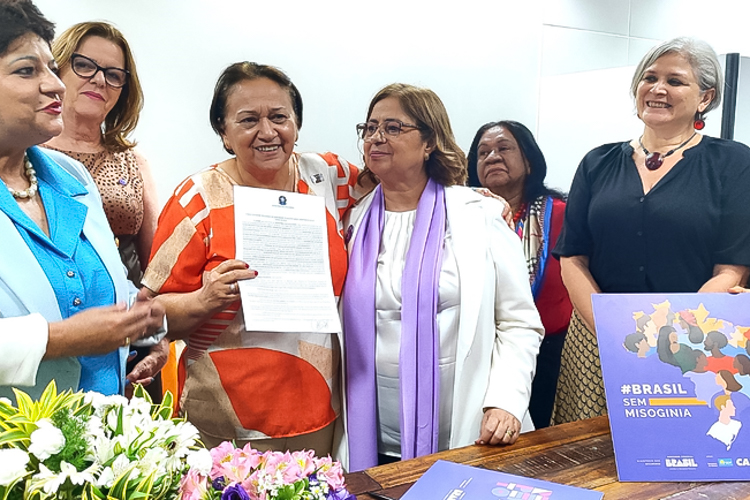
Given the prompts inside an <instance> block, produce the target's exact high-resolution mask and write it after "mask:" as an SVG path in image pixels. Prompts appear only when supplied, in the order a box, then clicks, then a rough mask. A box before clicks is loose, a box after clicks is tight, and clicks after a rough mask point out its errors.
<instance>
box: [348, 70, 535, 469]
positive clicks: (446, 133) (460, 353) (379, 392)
mask: <svg viewBox="0 0 750 500" xmlns="http://www.w3.org/2000/svg"><path fill="white" fill-rule="evenodd" d="M358 131H359V133H360V137H361V138H362V139H363V141H364V161H365V169H364V171H363V173H362V174H361V175H362V176H364V177H366V178H368V179H369V180H370V181H372V182H375V183H377V184H378V185H377V187H376V189H375V190H374V191H373V192H372V193H370V194H369V195H367V196H366V197H365V198H363V199H362V200H361V201H360V202H359V203H358V204H357V205H355V206H354V207H353V208H352V209H351V210H350V212H349V215H348V222H346V223H345V226H346V227H347V236H349V237H350V239H349V243H348V247H349V271H348V273H347V276H346V283H345V286H344V293H343V296H342V303H343V304H342V318H343V324H344V340H345V342H344V348H345V350H344V353H345V357H344V359H345V365H346V371H345V382H346V384H345V385H346V391H345V394H346V434H345V435H346V437H347V438H348V446H347V445H346V440H344V441H342V446H341V447H340V448H339V458H340V459H342V460H344V461H347V458H348V463H349V470H361V469H365V468H367V467H371V466H374V465H378V463H386V462H389V461H394V460H398V459H407V458H413V457H417V456H421V455H426V454H429V453H434V452H437V451H439V450H445V449H449V448H455V447H459V446H465V445H469V444H472V443H474V442H477V443H486V444H510V443H514V442H515V441H516V439H517V438H518V434H519V432H522V431H527V430H532V429H533V424H532V422H531V419H530V417H529V414H528V406H529V396H530V393H531V381H532V379H533V377H534V369H535V366H536V355H537V352H538V350H539V345H540V343H541V341H542V335H543V327H542V324H541V320H540V318H539V313H538V312H537V310H536V307H535V306H534V300H533V297H532V295H531V289H530V286H529V276H528V273H527V271H526V264H525V260H524V256H523V251H522V248H521V242H520V240H519V238H518V237H517V236H516V235H515V234H514V233H513V231H512V230H511V229H510V228H509V227H508V225H507V224H506V222H505V221H504V220H503V217H502V208H503V205H501V204H499V203H497V201H495V200H492V199H490V198H486V197H483V196H481V195H479V194H477V193H475V192H474V191H472V190H471V189H469V188H465V187H462V185H463V184H464V182H465V180H466V159H465V157H464V154H463V152H462V151H461V150H460V148H459V147H458V145H457V144H456V141H455V139H454V137H453V132H452V130H451V126H450V121H449V120H448V115H447V112H446V110H445V107H444V106H443V103H442V101H441V100H440V98H439V97H438V96H437V95H436V94H435V93H434V92H432V91H431V90H428V89H423V88H418V87H414V86H411V85H405V84H392V85H389V86H387V87H385V88H383V89H382V90H381V91H380V92H378V93H377V94H376V95H375V97H374V98H373V99H372V101H371V103H370V107H369V110H368V113H367V121H366V122H365V123H363V124H360V125H359V126H358ZM347 454H348V456H347Z"/></svg>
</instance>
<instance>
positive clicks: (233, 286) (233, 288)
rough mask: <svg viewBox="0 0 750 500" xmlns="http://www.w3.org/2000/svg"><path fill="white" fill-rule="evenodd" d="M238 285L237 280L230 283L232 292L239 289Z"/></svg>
mask: <svg viewBox="0 0 750 500" xmlns="http://www.w3.org/2000/svg"><path fill="white" fill-rule="evenodd" d="M238 289H239V286H237V282H236V281H235V282H234V283H232V293H237V292H238V291H239V290H238Z"/></svg>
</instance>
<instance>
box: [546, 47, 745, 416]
mask: <svg viewBox="0 0 750 500" xmlns="http://www.w3.org/2000/svg"><path fill="white" fill-rule="evenodd" d="M721 89H722V81H721V68H720V66H719V63H718V61H717V59H716V54H715V52H714V51H713V49H711V47H710V46H708V44H706V43H705V42H702V41H699V40H694V39H689V38H677V39H674V40H670V41H668V42H665V43H663V44H661V45H658V46H656V47H654V48H653V49H651V51H649V53H648V54H646V56H645V57H644V58H643V60H642V61H641V62H640V64H639V65H638V67H637V68H636V72H635V75H634V76H633V80H632V84H631V92H632V95H633V98H634V100H635V104H636V109H637V112H638V117H639V118H640V119H641V121H643V123H644V131H643V135H641V136H640V137H638V138H636V139H633V140H631V141H630V142H625V143H617V144H606V145H604V146H600V147H598V148H596V149H594V150H593V151H591V152H589V153H588V154H587V155H586V156H585V157H584V159H583V161H582V162H581V164H580V166H579V167H578V171H577V172H576V175H575V179H574V180H573V185H572V187H571V190H570V197H569V200H568V205H567V210H566V213H565V223H564V227H563V231H562V234H561V235H560V239H559V240H558V243H557V246H556V247H555V251H554V254H555V255H556V256H558V257H560V261H561V268H562V276H563V281H564V283H565V286H566V287H567V289H568V292H569V293H570V298H571V301H572V303H573V306H574V314H573V319H572V322H571V327H570V330H569V334H568V335H569V337H568V342H567V343H566V346H565V349H564V351H563V360H562V367H561V374H560V381H559V383H558V391H557V400H556V407H555V414H554V416H553V420H554V422H555V423H563V422H568V421H573V420H579V419H583V418H589V417H594V416H597V415H601V414H604V413H606V407H605V400H604V389H603V386H602V380H601V367H600V366H599V359H598V348H597V344H596V336H595V334H594V333H593V326H594V321H593V313H592V307H591V298H590V297H591V294H592V293H600V292H604V293H648V292H697V291H700V292H720V291H721V292H723V291H726V290H727V289H728V288H730V287H732V286H736V285H739V284H742V283H744V282H745V280H746V279H747V274H748V266H750V204H748V203H747V201H746V196H747V192H748V190H750V149H748V148H747V147H745V146H744V145H741V144H738V143H734V142H731V141H725V140H721V139H714V138H710V137H704V136H702V135H701V134H700V133H698V130H700V129H702V128H703V115H704V114H705V113H707V112H708V111H710V110H712V109H714V108H716V107H717V106H718V105H719V101H720V99H721Z"/></svg>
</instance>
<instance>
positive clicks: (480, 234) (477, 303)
mask: <svg viewBox="0 0 750 500" xmlns="http://www.w3.org/2000/svg"><path fill="white" fill-rule="evenodd" d="M477 196H478V195H476V194H475V193H473V192H472V191H470V190H469V189H467V188H463V187H451V188H448V189H446V190H445V205H446V211H447V218H448V224H449V226H450V230H451V235H452V243H453V251H454V253H455V255H456V264H457V266H458V276H459V283H460V294H461V304H460V316H459V318H460V320H459V328H458V345H457V351H456V360H457V364H456V381H457V382H458V381H459V379H460V369H461V367H462V366H463V361H464V359H465V358H466V356H468V353H469V348H470V347H471V345H472V343H473V341H474V335H475V334H476V330H477V322H478V321H479V310H480V307H481V305H482V300H483V299H485V300H486V298H484V297H482V295H483V292H484V283H485V279H486V276H485V269H486V267H485V266H486V259H487V257H486V244H484V241H485V239H486V235H485V230H486V227H485V221H484V211H483V210H482V209H481V199H479V198H477Z"/></svg>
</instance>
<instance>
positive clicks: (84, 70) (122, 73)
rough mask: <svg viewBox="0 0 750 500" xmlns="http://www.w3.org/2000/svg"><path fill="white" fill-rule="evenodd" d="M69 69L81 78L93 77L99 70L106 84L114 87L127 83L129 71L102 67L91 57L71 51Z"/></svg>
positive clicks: (117, 87)
mask: <svg viewBox="0 0 750 500" xmlns="http://www.w3.org/2000/svg"><path fill="white" fill-rule="evenodd" d="M70 69H72V70H73V73H75V74H76V75H78V76H80V77H81V78H94V76H95V75H96V74H97V73H98V72H100V71H101V72H102V74H103V75H104V81H105V82H107V85H109V86H110V87H114V88H116V89H119V88H122V87H124V86H125V85H126V84H127V83H128V76H129V75H130V71H128V70H126V69H122V68H103V67H101V66H99V65H98V64H96V62H94V61H93V60H92V59H90V58H88V57H86V56H84V55H81V54H78V53H73V55H72V56H71V58H70Z"/></svg>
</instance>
